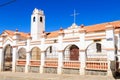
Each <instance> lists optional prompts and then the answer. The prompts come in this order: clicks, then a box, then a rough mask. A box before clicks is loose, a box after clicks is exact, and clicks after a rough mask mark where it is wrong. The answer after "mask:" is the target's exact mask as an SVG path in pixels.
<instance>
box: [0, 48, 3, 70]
mask: <svg viewBox="0 0 120 80" xmlns="http://www.w3.org/2000/svg"><path fill="white" fill-rule="evenodd" d="M2 70H3V47H0V72H1V71H2Z"/></svg>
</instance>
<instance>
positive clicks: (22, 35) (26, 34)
mask: <svg viewBox="0 0 120 80" xmlns="http://www.w3.org/2000/svg"><path fill="white" fill-rule="evenodd" d="M4 33H6V34H8V36H9V37H11V38H12V37H13V36H14V33H15V31H10V30H5V31H4V32H3V33H2V34H4ZM19 33H20V39H21V40H25V39H27V36H28V33H24V32H19Z"/></svg>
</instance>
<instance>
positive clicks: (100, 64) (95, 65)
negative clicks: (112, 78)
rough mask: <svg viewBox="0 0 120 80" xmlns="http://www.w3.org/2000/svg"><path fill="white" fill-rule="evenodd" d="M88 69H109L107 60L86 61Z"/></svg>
mask: <svg viewBox="0 0 120 80" xmlns="http://www.w3.org/2000/svg"><path fill="white" fill-rule="evenodd" d="M86 69H89V70H105V71H106V70H107V69H108V63H107V61H86Z"/></svg>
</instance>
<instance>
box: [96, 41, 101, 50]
mask: <svg viewBox="0 0 120 80" xmlns="http://www.w3.org/2000/svg"><path fill="white" fill-rule="evenodd" d="M96 49H97V52H101V44H100V43H96Z"/></svg>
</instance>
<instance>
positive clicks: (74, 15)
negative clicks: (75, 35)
mask: <svg viewBox="0 0 120 80" xmlns="http://www.w3.org/2000/svg"><path fill="white" fill-rule="evenodd" d="M78 14H79V13H76V11H75V9H74V13H73V14H72V15H71V16H73V17H74V24H75V23H76V16H77V15H78Z"/></svg>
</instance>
